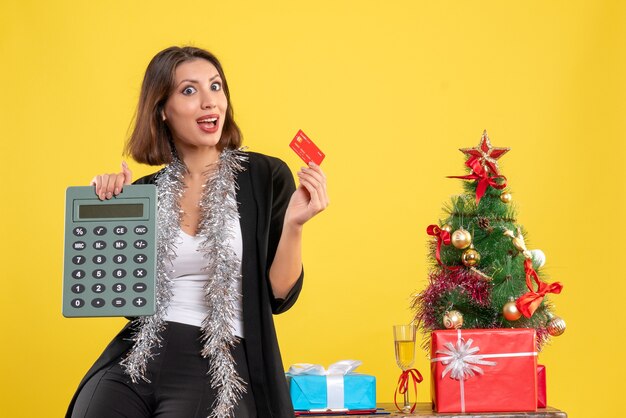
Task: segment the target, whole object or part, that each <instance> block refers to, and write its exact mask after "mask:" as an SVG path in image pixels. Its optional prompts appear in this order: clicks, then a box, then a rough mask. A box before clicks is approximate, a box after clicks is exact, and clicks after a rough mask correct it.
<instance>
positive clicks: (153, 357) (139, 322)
mask: <svg viewBox="0 0 626 418" xmlns="http://www.w3.org/2000/svg"><path fill="white" fill-rule="evenodd" d="M240 146H241V134H240V131H239V128H238V127H237V125H236V123H235V121H234V119H233V111H232V106H231V104H230V94H229V91H228V85H227V83H226V77H225V75H224V72H223V70H222V66H221V65H220V63H219V61H218V60H217V58H215V57H214V56H213V55H212V54H210V53H209V52H207V51H204V50H202V49H198V48H192V47H184V48H178V47H171V48H168V49H165V50H163V51H161V52H160V53H158V54H157V55H156V56H155V57H154V58H153V59H152V61H151V62H150V64H149V65H148V68H147V70H146V74H145V77H144V81H143V85H142V90H141V96H140V100H139V105H138V108H137V118H136V122H135V128H134V131H133V133H132V135H131V137H130V139H129V141H128V143H127V145H126V152H127V154H129V155H130V156H132V157H133V158H134V159H135V160H136V161H138V162H142V163H147V164H150V165H161V164H167V166H166V167H165V168H164V169H162V170H161V171H159V172H157V173H154V174H152V175H149V176H146V177H143V178H141V179H139V180H137V181H136V182H135V183H139V184H155V185H156V186H157V201H158V208H157V209H158V210H157V212H158V215H157V222H158V234H157V243H156V246H157V254H158V260H157V298H156V299H157V308H156V313H155V314H154V315H153V316H149V317H142V318H138V319H135V320H133V321H131V322H129V324H127V325H126V326H125V327H124V328H123V329H122V331H121V332H120V333H119V334H118V335H117V337H115V338H114V340H113V341H112V342H111V344H109V346H108V347H107V348H106V349H105V351H104V353H103V354H102V355H101V356H100V358H99V359H98V360H97V361H96V363H95V364H94V365H93V367H92V368H91V369H90V370H89V371H88V372H87V375H86V376H85V378H84V379H83V380H82V382H81V383H80V385H79V388H78V390H77V391H76V394H75V396H74V399H73V400H72V403H71V404H70V407H69V409H68V412H67V417H77V418H78V417H90V418H95V417H97V418H104V417H107V418H111V417H154V416H159V417H165V418H193V417H197V418H199V417H205V416H207V415H208V416H211V417H220V418H223V417H231V416H236V417H238V418H239V417H242V418H245V417H285V418H286V417H293V415H294V413H293V409H292V407H291V400H290V398H289V394H288V392H287V386H286V381H285V378H284V374H283V369H282V360H281V356H280V351H279V349H278V342H277V339H276V333H275V330H274V323H273V320H272V315H271V314H272V313H274V314H277V313H281V312H284V311H286V310H287V309H289V308H290V307H291V306H292V305H293V304H294V303H295V301H296V299H297V297H298V295H299V293H300V289H301V287H302V280H303V271H302V262H301V260H302V257H301V241H302V230H303V226H304V224H305V223H306V222H307V221H308V220H309V219H311V218H312V217H313V216H315V215H316V214H317V213H319V212H321V211H322V210H324V209H325V208H326V206H327V205H328V195H327V192H326V177H325V175H324V173H323V172H322V170H321V169H320V168H319V166H317V165H315V164H313V163H311V164H310V165H309V166H308V167H303V168H302V169H301V170H300V171H299V172H298V177H299V180H300V185H299V186H298V187H297V188H296V187H295V185H294V182H293V178H292V176H291V173H290V171H289V169H288V168H287V166H286V164H285V163H283V162H282V161H280V160H278V159H276V158H273V157H269V156H265V155H261V154H257V153H252V152H243V151H242V150H240V149H239V148H240ZM131 180H132V173H131V172H130V170H129V169H128V167H127V166H126V165H125V164H122V171H121V172H120V173H113V174H103V175H98V176H96V177H95V178H94V180H93V182H92V184H93V185H94V186H95V192H96V194H97V195H98V196H99V197H100V199H110V198H112V197H114V196H116V195H118V194H119V193H121V191H122V189H123V187H124V186H125V185H129V184H130V183H131Z"/></svg>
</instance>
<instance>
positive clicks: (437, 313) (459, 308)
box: [413, 131, 565, 347]
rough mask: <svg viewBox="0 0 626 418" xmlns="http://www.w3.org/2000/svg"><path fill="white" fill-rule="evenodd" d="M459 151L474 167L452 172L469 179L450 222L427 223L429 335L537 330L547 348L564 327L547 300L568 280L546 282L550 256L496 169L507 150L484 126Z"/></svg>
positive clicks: (421, 307)
mask: <svg viewBox="0 0 626 418" xmlns="http://www.w3.org/2000/svg"><path fill="white" fill-rule="evenodd" d="M461 151H462V152H463V153H464V154H465V155H466V156H467V160H466V162H465V166H466V167H467V168H468V169H469V171H470V172H469V174H467V175H463V176H449V177H451V178H459V179H462V180H464V181H463V186H464V193H462V194H460V195H456V196H453V197H452V199H451V202H450V203H449V204H448V205H447V206H446V207H445V208H444V210H445V212H446V213H447V215H448V216H447V218H446V219H445V220H444V221H440V222H439V224H438V225H430V226H429V227H428V228H427V233H428V234H429V235H431V236H432V241H431V242H430V250H431V252H430V259H431V260H432V268H431V269H430V273H429V283H428V285H427V287H426V289H425V290H424V291H423V292H421V293H420V294H418V295H417V296H416V297H415V299H414V301H413V308H414V309H415V313H416V316H415V319H416V322H417V323H418V325H419V326H420V328H421V329H422V331H423V332H424V333H425V334H427V335H429V334H430V332H432V331H434V330H437V329H446V328H449V329H450V328H510V327H514V328H534V329H535V330H536V331H537V343H538V346H539V347H541V346H542V345H543V344H544V343H545V342H547V341H548V340H549V338H550V336H557V335H561V334H562V333H563V332H564V331H565V322H564V321H563V320H562V319H561V318H559V317H557V316H555V315H554V314H553V313H552V310H553V307H552V305H551V304H550V303H549V301H548V300H547V298H546V295H547V294H549V293H553V294H557V293H560V292H561V289H562V287H563V286H562V285H561V284H560V283H558V282H554V283H550V284H549V283H547V282H546V280H545V279H546V278H545V274H544V273H543V272H542V267H543V265H544V263H545V255H544V254H543V252H542V251H541V250H538V249H535V250H529V249H528V248H526V244H525V237H526V232H525V231H524V229H523V228H522V226H521V225H520V224H519V223H518V222H517V215H516V211H515V208H514V205H513V203H512V197H511V193H510V192H509V191H507V179H506V177H505V176H504V175H502V174H501V173H500V169H499V167H498V159H499V158H500V157H502V156H503V155H504V154H506V153H507V152H508V151H509V148H498V147H493V146H491V143H490V141H489V137H488V136H487V132H486V131H485V132H484V133H483V135H482V138H481V140H480V143H479V144H478V146H476V147H474V148H462V149H461ZM427 343H428V342H426V344H427Z"/></svg>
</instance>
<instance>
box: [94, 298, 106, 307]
mask: <svg viewBox="0 0 626 418" xmlns="http://www.w3.org/2000/svg"><path fill="white" fill-rule="evenodd" d="M91 306H93V307H94V308H102V307H103V306H104V299H101V298H95V299H94V300H92V301H91Z"/></svg>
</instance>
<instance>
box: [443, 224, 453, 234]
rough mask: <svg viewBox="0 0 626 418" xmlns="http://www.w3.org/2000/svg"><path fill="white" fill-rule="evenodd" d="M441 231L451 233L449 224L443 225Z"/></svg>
mask: <svg viewBox="0 0 626 418" xmlns="http://www.w3.org/2000/svg"><path fill="white" fill-rule="evenodd" d="M441 230H442V231H446V232H447V233H448V234H451V233H452V225H450V224H445V225H444V226H442V227H441Z"/></svg>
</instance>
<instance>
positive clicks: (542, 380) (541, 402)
mask: <svg viewBox="0 0 626 418" xmlns="http://www.w3.org/2000/svg"><path fill="white" fill-rule="evenodd" d="M547 406H548V394H547V392H546V366H544V365H542V364H538V365H537V408H546V407H547Z"/></svg>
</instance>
